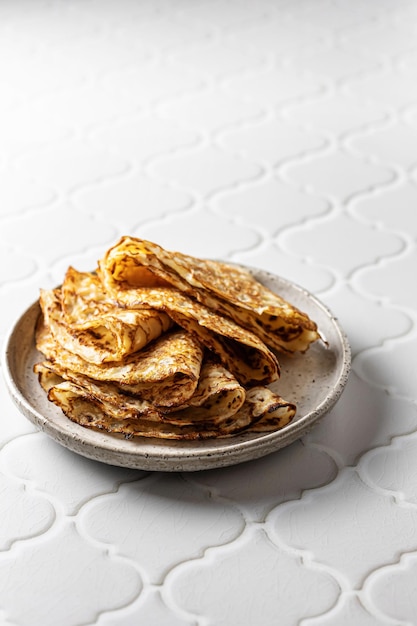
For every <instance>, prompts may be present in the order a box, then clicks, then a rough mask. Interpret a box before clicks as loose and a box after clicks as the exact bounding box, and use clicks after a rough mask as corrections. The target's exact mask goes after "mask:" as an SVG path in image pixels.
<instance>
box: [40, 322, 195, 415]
mask: <svg viewBox="0 0 417 626" xmlns="http://www.w3.org/2000/svg"><path fill="white" fill-rule="evenodd" d="M36 347H37V349H38V350H39V351H40V352H41V353H42V354H43V355H45V357H46V358H47V359H48V360H49V361H51V362H52V363H54V364H56V366H57V367H59V368H61V369H62V370H70V371H73V372H77V373H79V374H82V375H84V376H88V377H89V378H92V379H94V380H98V381H106V382H117V383H118V384H119V385H120V386H121V387H122V388H123V389H124V391H125V392H127V393H136V394H140V395H141V397H142V398H143V399H145V400H149V401H151V402H153V403H154V404H155V405H163V406H172V405H178V404H182V403H183V402H184V401H185V400H186V399H188V398H190V397H191V396H192V394H193V393H194V391H195V389H196V387H197V384H198V379H199V375H200V369H201V364H202V360H203V348H202V346H201V344H199V342H198V341H196V340H195V339H194V337H193V336H192V335H190V334H189V333H186V332H184V331H183V330H172V331H170V332H168V333H165V334H164V335H162V336H161V337H159V338H158V339H156V340H155V341H154V342H152V343H151V344H150V345H149V346H146V347H145V348H143V350H140V351H139V352H136V353H134V354H131V355H129V356H127V357H126V358H125V359H124V360H123V361H121V362H117V361H116V362H110V363H102V364H101V365H96V364H95V363H90V362H88V361H85V360H84V359H82V358H81V357H79V356H78V355H76V354H74V353H72V352H70V351H69V350H67V349H66V348H65V347H64V346H63V345H61V344H59V343H58V342H57V341H56V340H55V338H54V336H53V334H52V333H51V332H50V331H49V328H48V326H47V325H46V324H45V322H44V321H42V320H41V321H40V323H39V326H38V328H37V332H36Z"/></svg>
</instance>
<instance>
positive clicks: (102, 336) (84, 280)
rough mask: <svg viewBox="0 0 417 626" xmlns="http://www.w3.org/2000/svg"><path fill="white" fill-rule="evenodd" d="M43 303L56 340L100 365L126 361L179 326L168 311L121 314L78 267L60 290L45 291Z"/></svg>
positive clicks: (94, 279) (95, 280)
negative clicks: (168, 314) (126, 358)
mask: <svg viewBox="0 0 417 626" xmlns="http://www.w3.org/2000/svg"><path fill="white" fill-rule="evenodd" d="M39 302H40V306H41V309H42V312H43V314H44V317H45V320H46V324H47V325H48V327H49V328H50V330H51V332H52V334H53V335H54V337H55V339H56V340H57V341H58V342H59V343H60V344H61V345H63V346H65V347H66V348H67V349H68V350H70V351H71V352H73V353H74V354H77V355H78V356H80V357H81V358H83V359H84V360H86V361H89V362H90V363H95V364H100V363H104V362H108V361H120V360H121V359H123V358H124V357H125V356H127V355H129V354H132V353H133V352H137V351H138V350H140V349H141V348H143V347H144V346H146V345H147V344H148V343H150V342H151V341H153V340H154V339H156V338H157V337H159V336H160V335H162V334H163V333H165V332H166V331H167V330H168V329H169V328H171V327H172V326H173V322H172V320H171V319H170V318H169V317H168V316H167V315H166V314H165V313H163V312H162V311H156V310H154V309H152V310H147V309H142V310H135V311H130V310H128V309H120V310H117V308H115V305H114V302H113V301H112V300H111V299H110V297H109V295H108V294H107V293H106V292H105V291H104V289H103V285H102V283H101V281H100V279H99V278H98V277H97V276H96V275H95V274H93V273H91V272H77V271H76V270H75V269H74V268H72V267H70V268H69V269H68V271H67V273H66V275H65V279H64V282H63V284H62V286H61V287H60V288H58V289H52V290H45V289H41V291H40V299H39Z"/></svg>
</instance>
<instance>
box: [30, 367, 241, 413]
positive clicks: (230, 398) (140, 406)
mask: <svg viewBox="0 0 417 626" xmlns="http://www.w3.org/2000/svg"><path fill="white" fill-rule="evenodd" d="M34 371H35V373H37V374H38V377H39V382H40V384H41V386H42V387H43V389H44V390H45V391H46V392H47V393H49V391H50V389H51V388H52V387H54V386H56V385H58V384H60V383H62V382H63V381H64V380H66V381H69V382H71V383H73V384H74V385H75V386H76V387H78V388H79V389H83V393H84V396H85V398H88V399H90V401H91V402H96V403H99V404H101V405H102V406H103V407H106V412H108V413H109V414H111V415H112V417H114V418H116V419H120V420H124V419H139V418H141V419H147V420H151V421H158V422H170V423H172V424H177V425H187V424H194V423H196V422H201V421H204V420H211V421H212V422H213V423H216V424H218V425H220V424H221V423H223V422H225V421H226V420H227V419H228V418H229V417H230V416H232V415H234V414H235V413H236V411H238V410H239V409H240V407H241V406H242V405H243V403H244V402H245V398H246V392H245V389H244V388H243V387H242V386H241V385H239V383H238V382H237V380H236V379H235V378H234V376H232V375H231V374H230V372H228V371H227V370H225V369H224V368H223V367H221V365H219V364H218V363H216V362H214V361H211V360H209V361H207V362H206V361H205V362H204V363H203V365H202V367H201V372H200V376H199V380H198V384H197V387H196V389H195V392H194V393H193V395H192V396H191V397H190V398H189V399H188V400H186V401H185V402H184V403H182V404H180V405H176V406H171V407H169V406H163V405H160V404H159V405H158V404H157V403H155V402H150V401H149V400H144V399H143V397H142V396H138V395H134V394H131V393H126V392H125V390H124V389H123V388H122V387H121V386H120V385H118V384H117V383H115V382H106V381H98V380H94V379H92V378H90V377H88V376H85V375H84V374H78V373H77V372H74V371H72V370H68V369H65V368H63V367H61V366H59V365H57V364H56V363H52V362H51V361H43V362H41V363H37V364H36V365H35V368H34ZM80 393H81V392H80Z"/></svg>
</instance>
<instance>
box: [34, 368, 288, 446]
mask: <svg viewBox="0 0 417 626" xmlns="http://www.w3.org/2000/svg"><path fill="white" fill-rule="evenodd" d="M36 371H37V373H38V375H39V379H40V382H41V385H42V386H43V388H44V389H45V391H47V393H48V399H49V400H50V401H51V402H53V403H54V404H56V405H57V406H58V407H60V408H61V410H62V411H63V413H64V414H65V415H66V416H67V417H68V418H69V419H70V420H72V421H73V422H76V423H77V424H80V425H81V426H84V427H87V428H91V429H95V430H104V431H106V432H109V433H114V434H122V435H124V436H125V437H134V436H135V437H137V436H141V437H157V438H161V439H176V440H195V439H208V438H213V437H227V436H231V435H235V434H237V433H242V432H251V430H252V429H253V430H254V432H256V429H257V428H258V429H259V430H260V431H262V432H268V431H270V430H276V429H277V428H282V427H283V426H284V425H285V424H287V423H288V422H289V421H290V420H291V419H292V417H293V416H294V414H295V406H294V405H293V404H291V403H288V402H285V401H284V400H283V399H282V398H280V397H279V396H277V395H276V394H273V393H272V392H271V391H270V390H269V389H268V388H253V389H252V390H250V392H249V394H248V395H247V396H246V395H245V394H243V396H242V395H240V396H239V404H240V408H238V409H237V410H236V406H235V407H234V410H233V411H230V412H229V415H228V416H226V413H224V412H222V411H219V410H216V411H215V412H213V413H211V412H210V408H211V402H210V398H212V397H213V395H216V394H215V393H214V394H213V393H209V395H208V397H205V400H203V402H202V403H201V404H199V402H200V400H201V398H202V397H203V396H201V395H200V397H199V398H197V396H198V394H196V398H195V401H196V403H197V406H198V407H199V408H200V409H201V411H203V412H205V410H206V409H208V412H207V413H204V415H202V414H201V411H200V413H199V412H198V411H197V412H196V411H195V407H192V406H191V405H189V406H188V407H182V408H179V409H178V410H176V411H172V412H168V413H163V412H162V411H157V410H155V407H154V406H152V405H150V406H149V411H148V412H147V411H146V410H144V411H136V412H135V410H129V409H133V403H134V400H133V399H127V403H128V405H129V402H130V403H131V404H130V405H129V406H128V410H127V411H123V407H124V405H123V404H122V402H123V400H122V402H119V401H118V399H117V397H113V396H112V395H111V394H110V395H109V394H104V395H101V394H100V393H95V392H94V389H92V388H87V387H86V386H84V385H83V384H77V383H75V382H72V381H70V380H65V379H63V378H61V377H60V376H59V375H58V374H56V373H55V372H54V371H53V368H51V367H50V365H48V364H47V363H45V364H38V366H37V367H36ZM213 377H214V378H216V379H217V376H216V374H215V370H214V369H213V370H212V371H211V374H210V375H209V378H213ZM211 382H213V380H212V381H211ZM219 386H220V387H221V383H219ZM216 388H217V390H218V387H217V386H216ZM212 392H213V390H212ZM203 395H204V394H203ZM226 395H229V397H230V390H229V391H228V392H227V394H226ZM232 395H233V394H232ZM243 397H244V401H242V400H243ZM115 400H116V401H115ZM119 400H120V399H119ZM207 400H208V402H207ZM264 420H265V423H264V424H263V425H262V422H263V421H264ZM258 424H259V425H260V426H258Z"/></svg>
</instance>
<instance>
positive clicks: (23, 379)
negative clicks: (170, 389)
mask: <svg viewBox="0 0 417 626" xmlns="http://www.w3.org/2000/svg"><path fill="white" fill-rule="evenodd" d="M247 269H250V271H251V272H252V273H253V275H254V276H255V277H256V278H257V279H258V280H259V281H260V282H262V283H263V284H265V285H266V286H268V287H269V288H270V289H272V290H273V291H275V292H276V293H279V294H280V295H281V296H282V297H284V298H286V299H287V300H288V301H290V302H291V303H292V304H294V305H295V306H297V307H298V308H299V309H301V310H303V311H305V312H306V313H308V315H309V316H310V317H311V318H312V319H313V320H315V322H316V323H317V324H318V327H319V331H320V334H321V336H322V337H323V339H324V340H325V341H326V343H324V341H323V342H322V341H318V342H316V343H314V344H313V345H312V346H311V347H310V349H309V350H308V351H307V352H306V353H305V354H300V355H295V356H290V357H284V356H279V361H280V365H281V378H280V380H279V381H278V382H277V383H273V385H271V388H273V389H276V390H277V391H278V392H279V393H280V395H282V396H283V397H284V398H285V399H286V400H289V401H291V402H295V404H296V405H297V415H296V417H295V419H294V420H293V422H291V423H290V424H288V425H287V426H285V427H284V428H282V429H281V430H279V431H276V432H273V433H264V434H249V433H248V434H241V435H237V436H234V437H231V438H224V439H216V440H207V441H197V442H194V441H192V442H191V441H187V442H178V441H166V440H155V439H146V438H135V439H124V438H122V437H118V436H115V435H111V434H106V433H101V432H95V431H92V430H89V429H87V428H84V427H82V426H79V425H78V424H75V423H73V422H71V421H70V420H69V419H68V418H66V417H65V415H64V414H63V413H62V412H61V410H60V409H58V408H57V407H56V406H55V405H54V404H52V403H50V402H48V400H47V398H46V395H45V393H44V391H43V390H42V389H41V387H40V386H39V383H38V380H37V376H35V374H34V373H33V365H34V364H35V363H36V362H38V361H40V360H42V356H41V355H40V354H39V352H37V350H36V348H35V344H34V329H35V324H36V320H37V318H38V315H39V311H40V309H39V304H38V303H37V302H35V303H34V304H33V305H32V306H31V307H30V308H29V309H28V310H27V311H26V312H25V313H24V314H23V315H22V316H21V317H20V319H19V320H18V321H17V322H16V324H15V325H14V326H13V328H12V329H11V331H10V333H9V336H8V337H7V339H6V342H5V350H4V354H3V369H4V375H5V379H6V383H7V387H8V389H9V391H10V394H11V396H12V398H13V400H14V401H15V403H16V405H17V407H18V408H19V410H20V411H21V412H22V413H23V414H24V415H25V416H26V417H27V418H28V419H29V420H30V421H31V422H33V423H34V424H35V425H36V426H37V427H38V428H39V429H40V430H42V431H44V432H45V433H47V434H48V435H49V436H51V437H52V438H53V439H55V441H57V442H58V443H60V444H62V445H63V446H65V447H66V448H69V449H70V450H72V451H74V452H76V453H78V454H81V455H82V456H85V457H88V458H91V459H95V460H98V461H102V462H104V463H108V464H110V465H117V466H122V467H130V468H136V469H143V470H150V471H195V470H204V469H211V468H215V467H225V466H227V465H234V464H236V463H240V462H243V461H248V460H251V459H255V458H259V457H261V456H264V455H266V454H269V453H271V452H274V451H276V450H278V449H280V448H283V447H284V446H287V445H289V444H290V443H292V442H293V441H295V440H297V439H299V438H300V437H301V436H302V435H304V434H305V433H306V432H307V431H308V430H310V428H311V427H312V426H313V425H314V424H315V423H316V422H317V421H318V420H319V419H320V418H321V417H322V416H323V415H325V414H326V413H327V412H328V411H329V410H330V409H331V408H332V407H333V406H334V404H335V403H336V402H337V400H338V399H339V397H340V394H341V393H342V391H343V389H344V387H345V385H346V382H347V378H348V375H349V371H350V358H351V357H350V348H349V343H348V341H347V338H346V335H345V333H344V332H343V330H342V328H341V327H340V325H339V323H338V321H337V320H336V319H335V317H334V316H333V315H332V313H331V312H330V311H329V309H328V308H327V307H326V306H325V305H324V304H322V303H321V302H320V301H319V300H318V299H317V298H315V297H314V296H313V295H312V294H311V293H309V292H308V291H306V290H305V289H302V288H301V287H299V286H298V285H295V284H294V283H291V282H288V281H287V280H285V279H283V278H280V277H279V276H275V275H272V274H269V273H268V272H265V271H262V270H256V269H253V268H247Z"/></svg>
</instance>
